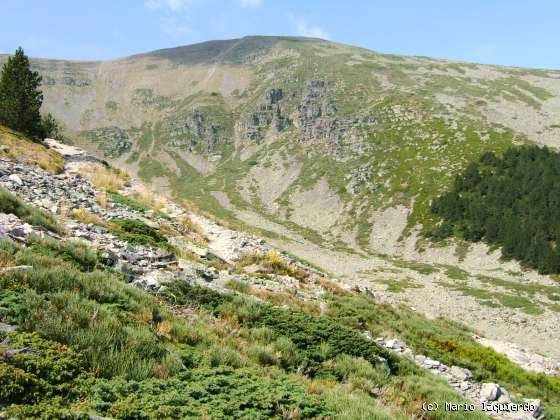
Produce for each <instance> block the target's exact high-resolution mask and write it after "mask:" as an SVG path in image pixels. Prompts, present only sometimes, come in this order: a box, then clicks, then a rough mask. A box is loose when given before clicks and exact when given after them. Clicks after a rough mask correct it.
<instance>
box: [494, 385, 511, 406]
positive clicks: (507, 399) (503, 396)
mask: <svg viewBox="0 0 560 420" xmlns="http://www.w3.org/2000/svg"><path fill="white" fill-rule="evenodd" d="M497 401H498V404H509V403H511V396H510V395H509V392H508V391H507V390H505V389H504V388H500V397H499V398H498V400H497Z"/></svg>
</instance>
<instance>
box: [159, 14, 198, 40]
mask: <svg viewBox="0 0 560 420" xmlns="http://www.w3.org/2000/svg"><path fill="white" fill-rule="evenodd" d="M162 26H163V30H164V31H165V33H166V34H167V35H169V36H170V37H172V38H183V37H184V36H185V35H191V34H192V33H193V31H192V29H191V28H190V27H189V26H188V25H186V24H185V23H184V22H180V21H178V20H176V19H164V20H163V21H162Z"/></svg>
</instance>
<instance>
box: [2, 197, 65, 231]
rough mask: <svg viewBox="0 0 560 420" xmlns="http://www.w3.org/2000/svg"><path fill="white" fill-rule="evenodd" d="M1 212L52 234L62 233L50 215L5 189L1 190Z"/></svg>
mask: <svg viewBox="0 0 560 420" xmlns="http://www.w3.org/2000/svg"><path fill="white" fill-rule="evenodd" d="M0 212H1V213H9V214H13V215H16V216H17V217H19V218H20V219H22V220H24V221H26V222H27V223H29V224H31V225H34V226H41V227H44V228H45V229H47V230H50V231H51V232H57V233H60V232H61V228H60V227H59V226H58V224H57V223H56V221H55V219H54V217H53V216H51V215H50V214H49V213H47V212H45V211H43V210H40V209H37V208H36V207H33V206H30V205H28V204H25V203H24V202H23V201H22V200H21V199H19V198H18V197H16V196H15V195H14V194H12V193H11V192H9V191H6V190H5V189H4V188H0Z"/></svg>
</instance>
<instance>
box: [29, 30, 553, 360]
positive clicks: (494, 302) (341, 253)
mask: <svg viewBox="0 0 560 420" xmlns="http://www.w3.org/2000/svg"><path fill="white" fill-rule="evenodd" d="M33 64H34V66H35V67H36V68H37V69H38V70H39V71H40V72H41V74H42V75H43V77H44V85H43V89H44V91H45V110H47V111H50V112H52V113H53V114H54V115H55V116H56V117H57V118H58V119H60V120H61V121H62V122H63V123H64V126H65V130H66V133H67V135H68V137H69V139H72V141H73V142H74V143H76V144H78V145H81V146H83V147H85V148H87V149H88V150H89V151H91V152H94V153H96V154H97V155H98V156H99V157H101V158H103V159H107V160H109V161H111V162H112V163H114V164H116V165H118V166H121V167H125V168H127V170H129V171H131V172H132V173H134V174H136V175H137V176H139V177H140V178H141V179H142V180H143V181H144V182H148V183H151V184H152V185H154V186H155V187H156V188H157V189H158V190H167V191H169V192H170V193H171V194H173V195H174V196H175V197H177V198H188V199H189V200H191V201H193V202H195V203H196V205H197V206H198V207H199V208H201V209H202V210H204V211H207V212H210V213H211V214H214V215H215V216H217V217H219V218H220V219H221V220H222V221H225V222H228V223H230V224H232V225H233V226H237V227H241V228H243V229H249V228H253V229H254V228H257V229H259V231H258V232H259V234H260V235H261V236H265V237H267V238H268V239H269V240H270V241H271V243H272V244H274V246H276V247H278V248H279V249H284V250H289V251H291V252H295V253H297V254H298V255H300V256H302V257H304V258H305V259H307V260H309V261H311V262H312V263H314V264H316V265H318V266H321V267H323V268H324V269H326V270H328V271H329V272H330V273H331V274H332V275H333V276H335V277H337V278H339V279H340V280H342V281H344V282H345V283H346V284H349V285H358V286H360V287H368V288H369V289H371V290H374V291H375V293H379V294H381V295H382V296H383V297H384V299H387V300H388V301H390V302H404V303H407V304H409V305H411V306H413V307H415V308H416V309H418V310H421V311H423V312H424V313H427V314H429V315H430V316H433V317H437V316H440V315H443V316H446V317H449V318H451V319H455V320H460V321H465V322H467V323H468V324H469V325H472V326H473V327H474V328H476V329H477V330H479V331H480V332H481V333H483V334H487V335H489V336H491V337H492V338H494V339H498V340H500V341H504V342H514V343H517V344H518V345H520V346H522V347H524V348H528V349H530V350H531V351H533V352H537V353H543V354H545V355H548V356H554V357H557V358H558V357H560V353H559V350H558V349H559V348H560V347H559V346H558V341H557V340H555V339H553V340H550V339H549V337H558V336H560V330H559V328H560V327H559V326H560V308H559V306H558V303H557V302H558V300H559V299H560V288H559V286H558V283H557V282H556V280H555V279H554V278H551V277H547V276H540V275H538V274H537V273H535V272H533V271H527V270H524V269H522V268H521V267H520V266H519V265H518V264H516V263H515V262H508V263H504V262H502V261H500V254H499V251H494V250H490V249H488V248H487V247H485V246H484V245H480V244H476V245H469V244H465V243H461V242H456V241H449V242H448V243H446V244H444V245H445V246H437V247H435V246H433V245H432V244H430V243H429V242H427V241H426V240H425V239H423V237H422V236H421V234H420V232H421V230H422V229H423V228H425V227H429V226H431V225H432V224H433V223H434V219H433V217H432V216H431V215H430V213H429V211H428V204H429V202H430V200H431V199H432V198H434V197H435V196H437V195H439V194H440V193H441V192H443V191H445V190H446V188H448V187H449V185H450V183H451V180H452V178H453V175H454V174H456V173H457V171H459V170H461V169H462V168H463V167H464V166H465V165H466V164H467V163H468V162H470V161H471V160H473V159H475V158H477V157H478V156H479V155H480V154H481V153H482V152H484V151H486V150H493V151H501V150H504V149H505V148H507V147H509V146H511V145H513V144H520V143H524V142H535V143H538V144H546V145H549V146H552V147H556V146H557V145H558V134H559V132H560V128H559V127H560V126H559V125H558V121H557V120H556V119H557V115H558V111H559V106H560V105H559V104H560V103H559V93H560V80H559V77H560V74H559V73H558V72H556V71H548V70H530V69H520V68H508V67H499V66H488V65H479V64H471V63H459V62H450V61H445V60H434V59H430V58H426V57H401V56H394V55H387V54H379V53H375V52H372V51H367V50H364V49H361V48H356V47H351V46H345V45H340V44H336V43H332V42H327V41H322V40H317V39H308V38H288V37H247V38H243V39H236V40H228V41H213V42H209V43H202V44H197V45H191V46H186V47H179V48H173V49H167V50H160V51H154V52H150V53H146V54H141V55H137V56H133V57H126V58H123V59H118V60H111V61H106V62H69V61H63V60H41V59H37V60H34V61H33ZM440 245H441V244H440Z"/></svg>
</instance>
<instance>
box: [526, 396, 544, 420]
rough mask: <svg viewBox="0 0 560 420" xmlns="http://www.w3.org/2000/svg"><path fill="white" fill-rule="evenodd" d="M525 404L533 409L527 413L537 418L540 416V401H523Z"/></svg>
mask: <svg viewBox="0 0 560 420" xmlns="http://www.w3.org/2000/svg"><path fill="white" fill-rule="evenodd" d="M524 401H525V402H526V403H528V404H530V405H531V406H532V407H533V409H532V410H530V411H529V413H530V414H531V415H532V416H533V417H535V418H537V417H539V416H540V415H541V413H542V405H541V400H537V399H525V400H524Z"/></svg>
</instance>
